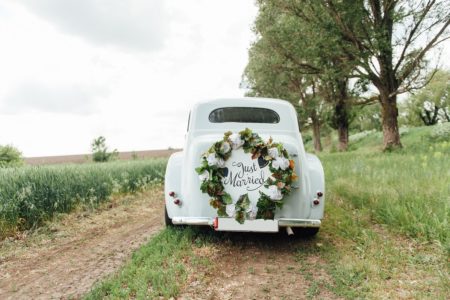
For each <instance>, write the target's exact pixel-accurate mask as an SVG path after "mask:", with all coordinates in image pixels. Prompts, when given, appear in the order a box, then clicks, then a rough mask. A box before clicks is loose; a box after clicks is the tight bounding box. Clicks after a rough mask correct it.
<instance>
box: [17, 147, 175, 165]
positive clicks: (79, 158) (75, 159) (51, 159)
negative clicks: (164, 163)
mask: <svg viewBox="0 0 450 300" xmlns="http://www.w3.org/2000/svg"><path fill="white" fill-rule="evenodd" d="M180 150H181V149H170V150H146V151H130V152H119V159H121V160H129V159H132V158H133V154H135V155H136V156H137V158H158V157H169V156H170V155H171V154H172V153H174V152H178V151H180ZM90 161H92V158H91V155H90V154H75V155H61V156H42V157H26V158H25V162H26V163H27V164H28V165H33V166H35V165H50V164H66V163H74V164H81V163H85V162H90Z"/></svg>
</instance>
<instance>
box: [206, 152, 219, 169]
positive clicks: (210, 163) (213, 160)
mask: <svg viewBox="0 0 450 300" xmlns="http://www.w3.org/2000/svg"><path fill="white" fill-rule="evenodd" d="M206 161H207V162H208V166H215V165H217V162H218V160H217V157H216V154H215V153H210V154H209V155H208V157H206Z"/></svg>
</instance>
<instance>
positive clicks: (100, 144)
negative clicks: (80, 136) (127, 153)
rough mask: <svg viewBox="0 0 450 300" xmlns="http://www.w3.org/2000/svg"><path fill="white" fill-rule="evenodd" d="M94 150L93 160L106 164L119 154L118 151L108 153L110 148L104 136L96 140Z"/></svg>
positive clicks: (92, 144)
mask: <svg viewBox="0 0 450 300" xmlns="http://www.w3.org/2000/svg"><path fill="white" fill-rule="evenodd" d="M91 149H92V160H93V161H95V162H106V161H110V160H112V159H114V158H116V157H117V156H118V155H119V153H118V152H117V149H114V150H113V151H112V152H108V147H107V146H106V139H105V137H103V136H99V137H98V138H96V139H94V140H93V141H92V143H91Z"/></svg>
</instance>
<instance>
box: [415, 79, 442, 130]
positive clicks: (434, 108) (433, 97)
mask: <svg viewBox="0 0 450 300" xmlns="http://www.w3.org/2000/svg"><path fill="white" fill-rule="evenodd" d="M433 75H434V76H433ZM429 76H430V78H429V81H430V82H429V84H428V85H427V86H426V87H424V88H423V89H421V90H419V91H418V92H417V93H415V94H413V95H412V96H411V97H410V98H409V99H408V103H407V110H408V118H409V119H410V120H412V119H414V118H419V119H420V120H421V121H422V122H423V123H424V124H425V125H427V126H429V125H435V124H437V123H438V122H439V121H441V122H450V71H445V70H438V71H437V72H436V73H435V74H434V73H433V74H430V75H429Z"/></svg>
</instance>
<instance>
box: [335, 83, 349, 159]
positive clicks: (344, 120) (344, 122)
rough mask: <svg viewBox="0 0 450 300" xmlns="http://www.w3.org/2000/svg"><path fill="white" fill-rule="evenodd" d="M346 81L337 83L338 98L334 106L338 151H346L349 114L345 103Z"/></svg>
mask: <svg viewBox="0 0 450 300" xmlns="http://www.w3.org/2000/svg"><path fill="white" fill-rule="evenodd" d="M347 100H348V99H347V80H341V81H339V82H338V98H337V102H336V104H335V106H334V113H335V116H336V118H335V120H336V124H335V125H336V128H337V131H338V139H339V145H338V150H339V151H347V149H348V127H349V123H350V121H349V117H350V116H349V112H348V105H347V103H346V101H347Z"/></svg>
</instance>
